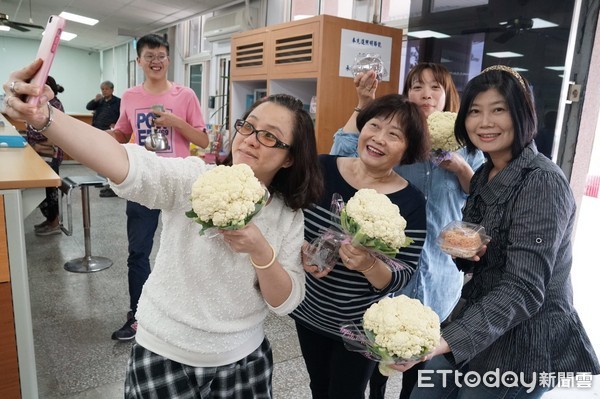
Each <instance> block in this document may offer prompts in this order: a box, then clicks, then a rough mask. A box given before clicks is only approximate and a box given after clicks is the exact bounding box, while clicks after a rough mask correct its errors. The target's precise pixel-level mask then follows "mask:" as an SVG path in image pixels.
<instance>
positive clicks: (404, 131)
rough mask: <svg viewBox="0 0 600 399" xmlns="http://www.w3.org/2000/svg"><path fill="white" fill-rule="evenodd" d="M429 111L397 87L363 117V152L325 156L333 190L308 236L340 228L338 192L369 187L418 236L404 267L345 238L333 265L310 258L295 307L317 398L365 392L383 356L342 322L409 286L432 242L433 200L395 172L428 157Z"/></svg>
mask: <svg viewBox="0 0 600 399" xmlns="http://www.w3.org/2000/svg"><path fill="white" fill-rule="evenodd" d="M425 123H426V121H425V118H424V116H423V114H422V113H421V112H420V110H419V109H418V106H417V105H415V104H413V103H411V102H409V101H408V100H407V99H406V97H404V96H402V95H398V94H391V95H387V96H383V97H380V98H379V99H377V100H374V101H373V102H372V103H370V104H369V105H368V106H367V107H365V108H364V109H363V110H362V111H361V112H360V113H359V115H358V117H357V125H358V128H359V129H360V131H361V134H360V136H359V137H360V139H359V143H358V153H359V157H358V158H340V157H336V156H331V155H321V157H320V162H321V168H322V171H323V174H324V181H325V194H324V195H323V196H322V197H321V200H320V201H319V202H318V203H317V204H315V206H314V207H312V208H310V209H306V210H305V211H304V216H305V222H304V225H305V239H306V240H307V241H309V242H310V241H311V240H312V239H313V238H315V237H316V236H317V235H319V233H320V231H322V230H323V229H327V228H330V227H336V228H339V217H338V216H337V215H336V214H333V213H332V212H331V211H330V204H331V201H332V196H333V194H334V193H338V194H340V195H341V196H342V198H343V199H344V201H345V202H347V201H348V200H349V199H350V198H351V197H352V196H353V195H354V193H355V192H356V191H357V190H359V189H362V188H371V189H375V190H376V191H378V192H380V193H382V194H386V195H387V196H388V197H389V199H390V200H391V201H392V202H393V203H394V204H396V205H398V207H399V208H400V213H401V214H402V216H403V217H404V218H405V219H406V221H407V228H406V235H407V236H408V237H410V238H412V239H413V240H414V243H413V244H411V245H410V246H409V247H406V248H402V249H401V250H400V253H399V254H398V255H397V257H396V259H398V260H399V261H401V262H402V263H403V264H404V267H402V268H401V267H393V266H392V267H390V266H388V265H387V264H386V263H384V262H383V261H382V260H380V259H378V258H375V257H374V256H373V255H372V254H370V253H369V252H368V251H366V250H365V249H363V248H359V247H354V246H352V245H350V244H343V245H342V248H341V249H340V259H338V261H337V263H336V265H335V267H334V268H333V269H331V270H324V271H322V272H317V270H316V269H317V268H316V266H311V265H305V270H306V271H307V281H306V297H305V299H304V301H303V302H302V303H301V304H300V306H299V307H298V308H297V309H296V310H295V311H294V312H293V313H292V317H293V318H294V319H295V321H296V327H297V329H298V337H299V340H300V346H301V349H302V355H303V356H304V361H305V362H306V366H307V369H308V373H309V376H310V388H311V391H312V397H313V398H344V399H352V398H362V397H363V395H364V392H365V389H366V386H367V383H368V381H369V377H370V376H371V373H372V371H373V369H374V368H375V366H376V362H374V361H371V360H368V359H366V358H365V357H363V356H362V355H361V354H359V353H356V352H350V351H348V350H346V349H345V347H344V344H343V342H342V339H341V337H340V331H339V329H340V324H342V323H347V322H354V323H356V324H357V325H358V324H360V323H361V320H362V316H363V314H364V312H365V310H366V309H367V308H368V307H369V306H370V305H371V304H373V303H374V302H377V301H378V300H380V299H381V298H383V297H385V296H387V295H388V294H389V293H391V292H395V291H397V290H399V289H400V288H402V287H403V286H404V285H405V284H406V283H407V282H408V280H409V279H410V277H411V275H412V274H413V272H414V270H415V268H416V266H417V262H418V259H419V254H420V252H421V249H422V246H423V242H424V241H425V227H426V226H425V199H424V197H423V194H422V193H421V192H420V191H419V190H418V189H417V188H416V187H415V186H413V185H412V184H410V183H409V182H408V181H407V180H405V179H404V178H402V177H400V175H398V174H397V173H396V172H394V171H393V168H394V166H396V165H398V164H409V163H413V162H416V161H420V160H423V159H426V157H427V156H428V150H429V143H428V140H427V138H426V136H424V135H423V134H422V132H423V131H424V130H425V129H426V126H425Z"/></svg>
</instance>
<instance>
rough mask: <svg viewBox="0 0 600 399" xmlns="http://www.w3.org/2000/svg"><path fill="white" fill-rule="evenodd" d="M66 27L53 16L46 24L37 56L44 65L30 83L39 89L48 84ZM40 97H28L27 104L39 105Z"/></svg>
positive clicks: (57, 17) (63, 22)
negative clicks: (51, 68) (47, 80)
mask: <svg viewBox="0 0 600 399" xmlns="http://www.w3.org/2000/svg"><path fill="white" fill-rule="evenodd" d="M65 25H66V21H65V20H64V19H63V18H61V17H59V16H56V15H51V16H50V18H48V23H47V24H46V29H45V30H44V35H43V36H42V41H41V42H40V47H39V48H38V53H37V56H36V59H41V60H42V62H43V63H42V66H41V67H40V69H38V71H37V72H36V74H35V75H34V76H33V77H32V78H31V82H30V83H34V84H36V85H37V86H39V87H43V86H44V85H45V84H46V79H48V74H49V73H50V67H51V66H52V62H53V61H54V55H55V54H56V50H57V48H58V44H59V42H60V35H61V34H62V32H63V30H64V28H65ZM42 92H43V91H42ZM40 97H41V96H29V97H27V102H28V103H29V104H32V105H38V104H39V102H40Z"/></svg>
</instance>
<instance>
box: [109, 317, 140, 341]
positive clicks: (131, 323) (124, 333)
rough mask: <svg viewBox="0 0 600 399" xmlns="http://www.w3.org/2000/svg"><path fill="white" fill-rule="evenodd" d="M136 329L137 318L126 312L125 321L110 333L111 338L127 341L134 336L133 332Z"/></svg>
mask: <svg viewBox="0 0 600 399" xmlns="http://www.w3.org/2000/svg"><path fill="white" fill-rule="evenodd" d="M136 331H137V320H136V319H135V317H133V316H132V315H131V312H129V313H127V321H126V322H125V324H123V327H121V328H119V329H118V330H117V331H115V332H114V333H112V336H111V338H112V339H114V340H118V341H129V340H130V339H133V338H135V332H136Z"/></svg>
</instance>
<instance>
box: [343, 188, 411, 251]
mask: <svg viewBox="0 0 600 399" xmlns="http://www.w3.org/2000/svg"><path fill="white" fill-rule="evenodd" d="M340 223H341V225H342V229H343V230H344V232H346V233H347V234H349V235H350V236H352V245H362V246H363V247H365V248H367V249H371V250H374V251H377V252H380V253H382V254H384V255H386V256H389V257H392V258H393V257H394V256H396V254H397V253H398V251H399V249H400V248H401V247H406V246H408V245H409V244H410V243H411V242H413V241H412V240H411V239H410V238H408V237H406V235H405V234H404V229H405V228H406V220H405V219H404V218H403V217H402V216H401V215H400V209H399V208H398V206H397V205H395V204H393V203H392V201H390V199H389V198H388V197H387V196H385V195H383V194H380V193H378V192H377V191H375V190H373V189H370V188H363V189H360V190H358V191H357V192H356V193H355V194H354V196H353V197H352V198H350V200H349V201H348V203H347V204H346V205H345V206H344V208H343V209H342V211H341V213H340Z"/></svg>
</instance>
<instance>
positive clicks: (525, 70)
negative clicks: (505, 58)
mask: <svg viewBox="0 0 600 399" xmlns="http://www.w3.org/2000/svg"><path fill="white" fill-rule="evenodd" d="M513 71H517V72H527V71H529V69H527V68H519V67H514V68H513Z"/></svg>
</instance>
